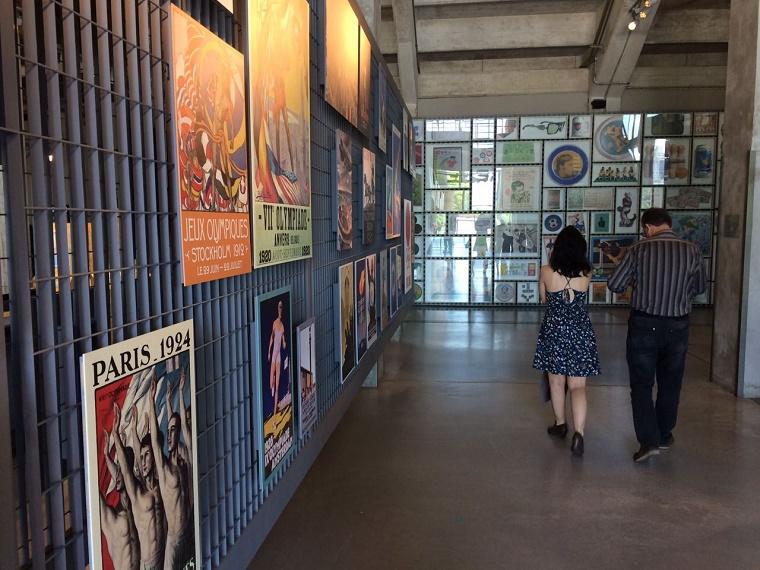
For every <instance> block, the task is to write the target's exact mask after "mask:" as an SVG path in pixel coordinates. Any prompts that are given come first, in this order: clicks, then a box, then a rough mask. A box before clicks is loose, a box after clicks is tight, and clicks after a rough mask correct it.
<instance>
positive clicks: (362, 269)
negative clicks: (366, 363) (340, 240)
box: [354, 258, 367, 362]
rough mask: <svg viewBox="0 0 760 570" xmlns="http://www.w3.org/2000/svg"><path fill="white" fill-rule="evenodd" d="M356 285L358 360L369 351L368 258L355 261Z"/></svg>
mask: <svg viewBox="0 0 760 570" xmlns="http://www.w3.org/2000/svg"><path fill="white" fill-rule="evenodd" d="M354 285H355V287H356V297H355V299H356V309H355V315H356V362H359V361H360V360H361V359H362V357H363V356H364V354H365V353H366V352H367V259H366V258H362V259H360V260H358V261H356V262H355V263H354Z"/></svg>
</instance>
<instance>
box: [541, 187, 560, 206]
mask: <svg viewBox="0 0 760 570" xmlns="http://www.w3.org/2000/svg"><path fill="white" fill-rule="evenodd" d="M543 204H544V210H564V209H565V189H564V188H544V200H543Z"/></svg>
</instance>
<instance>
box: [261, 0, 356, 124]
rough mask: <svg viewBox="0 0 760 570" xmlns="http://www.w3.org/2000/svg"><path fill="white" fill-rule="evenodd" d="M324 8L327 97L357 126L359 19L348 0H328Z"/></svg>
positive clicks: (329, 101) (328, 100)
mask: <svg viewBox="0 0 760 570" xmlns="http://www.w3.org/2000/svg"><path fill="white" fill-rule="evenodd" d="M325 10H326V12H327V14H326V22H325V60H326V61H325V100H326V101H327V102H328V103H329V104H330V105H332V107H333V108H334V109H335V110H336V111H338V113H340V114H341V115H343V116H344V117H345V118H346V119H348V122H349V123H351V124H352V125H354V126H356V127H358V126H359V19H358V18H357V17H356V14H355V13H354V9H353V8H352V7H351V3H350V2H349V1H348V0H326V6H325ZM288 37H290V34H288ZM308 53H309V51H308V50H306V54H307V56H308ZM275 64H276V60H275Z"/></svg>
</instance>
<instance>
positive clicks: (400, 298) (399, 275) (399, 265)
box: [393, 245, 404, 311]
mask: <svg viewBox="0 0 760 570" xmlns="http://www.w3.org/2000/svg"><path fill="white" fill-rule="evenodd" d="M393 249H395V250H396V311H398V310H399V309H400V308H401V304H402V303H403V302H404V275H403V272H404V260H403V258H402V257H401V255H402V254H401V246H400V245H397V246H396V247H394V248H393Z"/></svg>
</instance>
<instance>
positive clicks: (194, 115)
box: [169, 5, 252, 285]
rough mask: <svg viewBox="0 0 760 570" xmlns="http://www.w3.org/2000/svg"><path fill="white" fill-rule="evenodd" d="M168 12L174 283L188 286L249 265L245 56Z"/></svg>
mask: <svg viewBox="0 0 760 570" xmlns="http://www.w3.org/2000/svg"><path fill="white" fill-rule="evenodd" d="M169 14H170V16H169V20H170V26H171V58H170V59H171V62H172V65H171V79H172V91H171V97H170V105H171V117H172V119H173V135H174V142H175V145H174V146H175V148H176V156H175V161H176V165H177V167H176V168H174V169H173V170H174V175H175V181H176V184H177V191H178V192H179V210H180V212H179V224H180V227H181V236H182V251H181V255H180V257H181V260H182V282H183V283H184V284H185V285H194V284H197V283H204V282H206V281H212V280H215V279H221V278H223V277H231V276H233V275H242V274H244V273H248V272H250V271H251V267H252V262H251V227H250V226H251V217H250V212H249V205H250V199H249V188H250V187H251V182H250V179H249V169H248V146H247V144H246V134H247V127H246V113H245V107H246V97H245V61H244V57H243V54H242V53H240V52H239V51H237V50H235V49H234V48H232V47H231V46H230V45H229V44H227V43H226V42H224V41H223V40H222V39H221V38H219V37H218V36H216V35H215V34H213V33H212V32H211V31H209V30H208V29H207V28H205V27H204V26H202V25H201V24H200V23H199V22H196V21H195V20H193V19H192V18H191V17H190V16H189V15H188V14H186V13H185V12H183V11H182V10H181V9H180V8H178V7H177V6H176V5H172V6H171V8H170V12H169ZM210 95H211V96H210ZM219 141H224V142H225V145H224V148H223V149H222V148H221V147H220V145H219Z"/></svg>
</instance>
